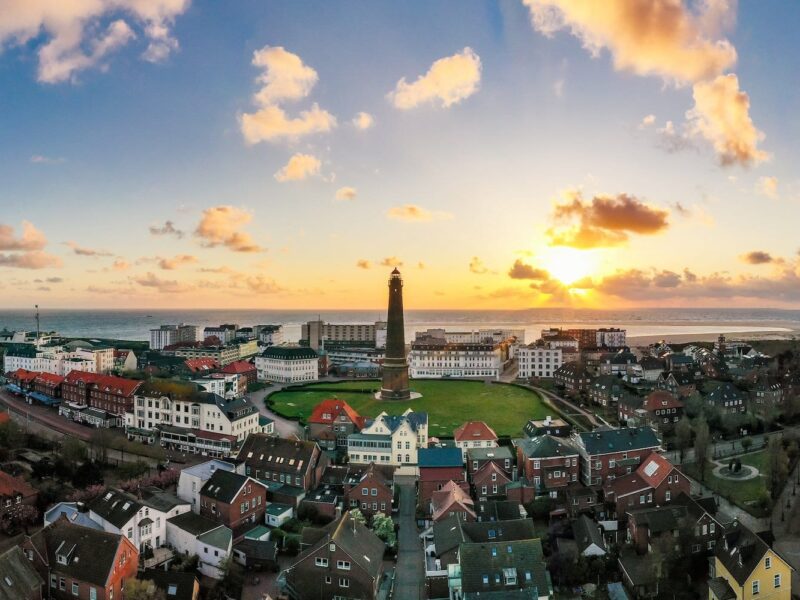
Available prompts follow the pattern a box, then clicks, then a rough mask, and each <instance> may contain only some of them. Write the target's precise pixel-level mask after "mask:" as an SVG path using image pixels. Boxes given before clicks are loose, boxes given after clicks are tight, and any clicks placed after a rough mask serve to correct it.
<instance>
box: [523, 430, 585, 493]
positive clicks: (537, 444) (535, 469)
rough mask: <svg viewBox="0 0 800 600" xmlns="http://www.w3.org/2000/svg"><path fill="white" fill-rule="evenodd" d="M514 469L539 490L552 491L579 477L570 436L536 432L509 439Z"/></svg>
mask: <svg viewBox="0 0 800 600" xmlns="http://www.w3.org/2000/svg"><path fill="white" fill-rule="evenodd" d="M513 444H514V446H515V447H516V449H517V472H518V474H519V476H520V477H524V478H525V479H526V480H528V481H530V482H531V483H532V484H533V487H534V489H535V490H536V491H537V492H538V493H539V494H544V493H549V494H551V495H552V494H554V493H555V491H556V490H557V489H558V488H564V487H566V486H567V485H569V484H570V483H572V482H577V481H578V479H579V478H580V451H579V449H578V447H577V445H576V444H575V442H574V441H573V439H572V438H560V437H555V436H552V435H540V436H538V437H535V438H521V439H515V440H513Z"/></svg>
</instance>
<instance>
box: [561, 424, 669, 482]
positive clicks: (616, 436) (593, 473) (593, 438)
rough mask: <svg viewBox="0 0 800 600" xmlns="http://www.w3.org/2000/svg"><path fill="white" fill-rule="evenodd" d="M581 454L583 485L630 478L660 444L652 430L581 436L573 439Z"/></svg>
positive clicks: (623, 428)
mask: <svg viewBox="0 0 800 600" xmlns="http://www.w3.org/2000/svg"><path fill="white" fill-rule="evenodd" d="M572 439H573V440H574V441H575V443H576V446H577V448H578V452H580V455H581V460H580V461H579V462H580V478H581V480H582V482H583V484H584V485H597V486H601V485H603V484H604V483H605V482H606V480H608V479H614V478H616V477H621V476H623V475H629V474H631V473H633V472H634V471H636V469H637V468H638V467H639V465H640V464H642V461H644V459H645V458H647V457H648V456H650V454H651V453H653V452H658V451H659V450H661V444H660V442H659V441H658V438H657V437H656V433H655V431H653V429H652V428H651V427H622V428H620V429H609V430H597V431H591V432H584V433H580V434H578V435H577V436H574V437H573V438H572Z"/></svg>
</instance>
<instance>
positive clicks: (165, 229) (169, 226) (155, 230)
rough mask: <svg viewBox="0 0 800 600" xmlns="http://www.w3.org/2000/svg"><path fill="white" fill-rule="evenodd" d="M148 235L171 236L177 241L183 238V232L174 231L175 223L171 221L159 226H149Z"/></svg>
mask: <svg viewBox="0 0 800 600" xmlns="http://www.w3.org/2000/svg"><path fill="white" fill-rule="evenodd" d="M150 234H151V235H172V236H175V237H176V238H178V239H181V238H182V237H183V231H181V230H180V229H176V227H175V223H173V222H172V221H164V224H163V225H161V226H158V225H151V226H150Z"/></svg>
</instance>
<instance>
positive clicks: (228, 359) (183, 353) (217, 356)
mask: <svg viewBox="0 0 800 600" xmlns="http://www.w3.org/2000/svg"><path fill="white" fill-rule="evenodd" d="M169 352H170V353H171V354H172V355H173V356H177V357H178V358H185V359H196V358H209V359H211V360H213V361H214V362H216V363H217V364H218V365H220V366H222V367H224V366H225V365H227V364H228V363H232V362H234V361H236V360H239V359H240V358H241V353H240V352H239V345H238V344H231V345H229V346H199V345H194V346H192V345H190V346H181V347H176V348H174V349H172V350H169Z"/></svg>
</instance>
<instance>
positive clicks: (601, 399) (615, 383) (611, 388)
mask: <svg viewBox="0 0 800 600" xmlns="http://www.w3.org/2000/svg"><path fill="white" fill-rule="evenodd" d="M623 389H624V388H623V382H622V379H620V378H619V377H617V376H616V375H601V376H599V377H595V378H594V379H593V380H592V382H591V384H589V398H590V399H591V401H592V402H594V403H595V404H598V405H600V406H614V405H616V404H617V403H618V402H619V401H620V399H621V398H622V392H623Z"/></svg>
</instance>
